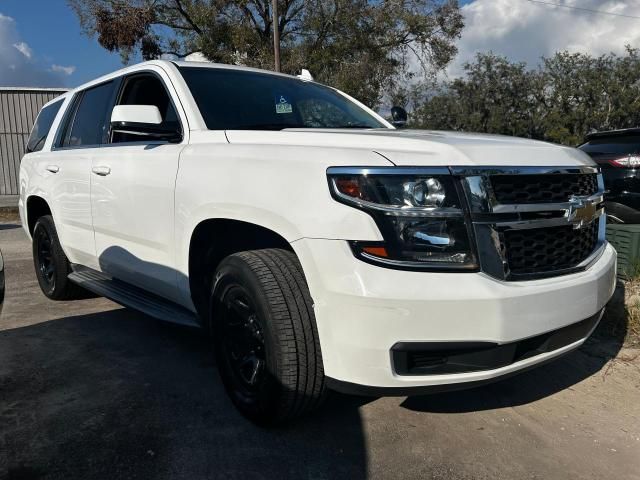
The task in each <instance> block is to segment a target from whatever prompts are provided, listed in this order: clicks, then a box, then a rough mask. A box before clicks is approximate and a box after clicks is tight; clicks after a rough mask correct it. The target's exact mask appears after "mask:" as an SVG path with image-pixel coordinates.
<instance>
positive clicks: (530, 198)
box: [491, 173, 598, 204]
mask: <svg viewBox="0 0 640 480" xmlns="http://www.w3.org/2000/svg"><path fill="white" fill-rule="evenodd" d="M491 185H492V186H493V192H494V194H495V197H496V200H497V201H498V202H499V203H507V204H514V203H559V202H566V201H568V200H569V198H571V197H572V196H574V195H575V196H585V195H593V194H594V193H596V192H597V191H598V176H597V175H596V174H595V173H579V174H570V173H569V174H565V173H557V174H547V175H494V176H492V177H491Z"/></svg>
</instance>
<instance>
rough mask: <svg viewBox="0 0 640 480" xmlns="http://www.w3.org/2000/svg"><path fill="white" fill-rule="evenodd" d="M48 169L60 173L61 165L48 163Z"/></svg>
mask: <svg viewBox="0 0 640 480" xmlns="http://www.w3.org/2000/svg"><path fill="white" fill-rule="evenodd" d="M46 170H47V171H48V172H51V173H58V172H59V171H60V167H59V166H58V165H47V166H46Z"/></svg>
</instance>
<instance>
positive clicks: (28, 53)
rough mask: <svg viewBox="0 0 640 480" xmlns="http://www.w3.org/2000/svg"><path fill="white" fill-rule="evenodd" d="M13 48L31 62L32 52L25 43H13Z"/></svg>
mask: <svg viewBox="0 0 640 480" xmlns="http://www.w3.org/2000/svg"><path fill="white" fill-rule="evenodd" d="M13 46H14V48H15V49H16V50H18V51H19V52H20V53H21V54H23V55H24V56H25V57H27V58H28V59H29V60H31V56H32V55H33V50H31V47H29V45H27V43H26V42H18V43H14V44H13Z"/></svg>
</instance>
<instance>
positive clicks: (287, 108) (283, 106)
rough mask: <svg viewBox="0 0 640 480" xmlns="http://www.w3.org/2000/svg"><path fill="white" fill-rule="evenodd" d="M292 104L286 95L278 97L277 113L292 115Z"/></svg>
mask: <svg viewBox="0 0 640 480" xmlns="http://www.w3.org/2000/svg"><path fill="white" fill-rule="evenodd" d="M292 112H293V107H292V106H291V102H289V100H288V99H287V97H285V96H284V95H276V113H292Z"/></svg>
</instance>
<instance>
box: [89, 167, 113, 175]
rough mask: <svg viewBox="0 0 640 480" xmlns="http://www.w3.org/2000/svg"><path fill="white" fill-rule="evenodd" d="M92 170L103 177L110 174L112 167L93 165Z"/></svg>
mask: <svg viewBox="0 0 640 480" xmlns="http://www.w3.org/2000/svg"><path fill="white" fill-rule="evenodd" d="M91 171H92V172H93V173H95V174H96V175H100V176H101V177H106V176H107V175H109V174H110V173H111V168H110V167H106V166H103V167H93V168H92V169H91Z"/></svg>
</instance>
